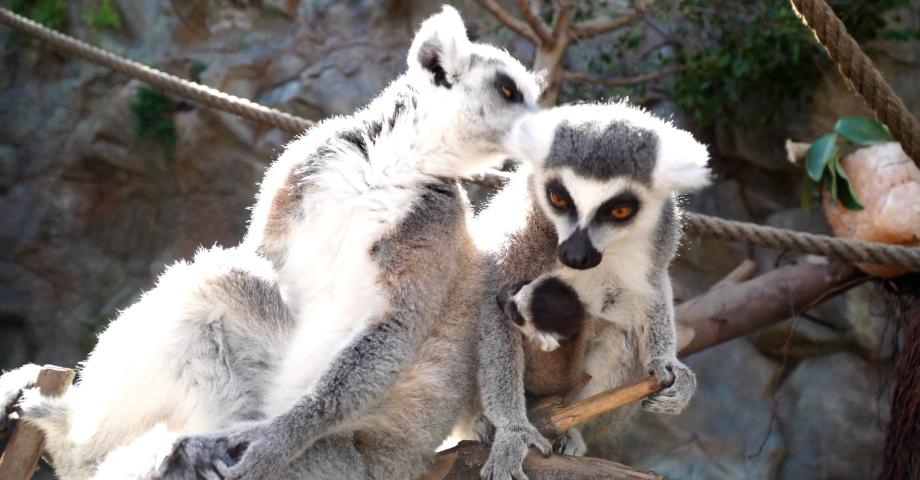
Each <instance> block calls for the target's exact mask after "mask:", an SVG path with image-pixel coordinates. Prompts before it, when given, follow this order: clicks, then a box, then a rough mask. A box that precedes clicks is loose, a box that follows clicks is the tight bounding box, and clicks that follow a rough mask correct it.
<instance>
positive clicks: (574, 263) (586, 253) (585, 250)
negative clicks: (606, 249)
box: [558, 228, 602, 270]
mask: <svg viewBox="0 0 920 480" xmlns="http://www.w3.org/2000/svg"><path fill="white" fill-rule="evenodd" d="M558 253H559V261H560V262H562V263H563V265H565V266H567V267H570V268H575V269H578V270H587V269H589V268H594V267H596V266H598V265H600V263H601V257H602V255H601V252H598V251H597V249H596V248H594V245H593V244H592V243H591V238H589V237H588V231H587V230H585V229H583V228H579V229H577V230H575V233H573V234H572V235H571V236H569V238H567V239H566V240H565V241H564V242H562V243H561V244H560V245H559V250H558Z"/></svg>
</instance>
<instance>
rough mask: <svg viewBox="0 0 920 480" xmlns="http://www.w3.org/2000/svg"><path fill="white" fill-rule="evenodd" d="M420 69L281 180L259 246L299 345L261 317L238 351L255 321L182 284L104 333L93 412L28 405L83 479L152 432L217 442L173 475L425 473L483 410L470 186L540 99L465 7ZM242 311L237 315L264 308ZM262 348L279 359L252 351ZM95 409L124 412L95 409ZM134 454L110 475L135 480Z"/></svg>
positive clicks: (169, 463) (299, 143)
mask: <svg viewBox="0 0 920 480" xmlns="http://www.w3.org/2000/svg"><path fill="white" fill-rule="evenodd" d="M408 60H409V70H408V72H407V73H406V74H405V75H403V76H402V77H400V78H399V79H397V80H395V81H394V82H393V83H392V84H391V85H390V86H389V87H388V88H387V89H386V90H385V91H384V92H383V93H381V95H380V96H379V97H378V98H377V99H375V100H374V101H373V102H372V103H371V104H370V105H369V106H368V107H367V108H366V109H364V110H361V111H359V112H357V113H355V114H354V115H351V116H348V117H340V118H335V119H330V120H327V121H324V122H322V123H321V124H319V125H318V126H316V127H314V128H312V129H311V130H309V131H308V132H306V133H305V134H304V135H302V136H300V137H299V138H297V139H296V140H294V141H293V142H292V143H291V144H289V145H288V146H287V148H286V150H285V152H284V153H283V154H282V155H281V156H280V157H279V159H278V160H277V161H276V162H274V164H273V165H272V166H271V167H270V168H269V170H268V172H267V173H266V177H265V180H264V182H263V184H262V186H261V189H260V193H259V198H258V202H257V205H256V207H255V209H254V211H253V217H252V221H251V223H250V227H249V231H248V234H247V238H246V239H245V240H244V242H243V244H242V245H241V246H240V247H239V249H240V250H241V251H244V252H257V253H258V255H259V256H260V257H262V258H265V259H267V261H268V262H269V263H270V265H271V269H272V270H273V271H274V272H275V273H276V277H275V278H276V281H277V289H278V291H280V294H281V295H280V297H281V298H283V300H284V305H286V306H287V307H288V308H289V310H290V321H289V322H288V320H287V319H285V320H284V323H285V327H284V328H280V327H278V326H276V325H273V324H272V323H270V322H269V323H265V324H260V323H258V322H257V321H256V320H257V319H255V318H252V319H249V318H247V319H246V321H245V322H244V323H245V329H246V330H245V335H244V334H239V336H238V335H237V334H236V333H232V332H230V330H231V326H229V325H228V323H230V322H232V321H235V320H234V317H235V316H236V315H237V314H236V312H235V311H233V310H232V309H230V310H229V311H226V312H223V311H219V309H216V308H215V307H214V305H212V304H211V303H209V302H210V299H209V297H208V293H209V292H208V289H207V286H206V285H201V284H198V283H196V279H195V278H194V277H192V278H189V279H188V281H184V280H183V279H181V278H179V279H175V278H172V277H171V276H170V274H167V276H164V277H163V279H162V280H161V281H160V283H159V284H158V286H157V287H156V288H155V289H154V290H153V291H151V292H150V293H148V294H147V296H145V297H144V300H142V301H141V302H140V303H138V304H136V305H135V306H134V307H132V308H131V309H129V311H126V312H125V314H123V315H122V316H121V317H119V318H118V319H116V320H115V321H114V322H113V323H112V325H111V326H110V327H109V329H108V330H107V331H106V332H105V333H104V334H103V335H102V337H101V338H100V342H99V344H98V345H97V347H96V349H95V351H94V352H93V354H92V356H91V357H90V360H89V361H88V362H87V364H86V366H85V367H84V369H83V371H82V376H81V377H82V378H81V381H80V383H79V384H78V385H77V386H76V387H75V389H74V390H75V392H79V398H81V399H82V400H81V401H80V402H79V404H73V403H69V402H67V401H66V398H65V399H64V400H55V399H47V398H41V397H40V396H36V394H34V392H30V394H29V395H27V398H26V405H25V409H24V412H23V413H24V415H23V419H24V420H25V421H32V422H34V423H36V424H37V425H39V426H41V427H42V428H43V429H44V430H45V432H46V434H48V435H49V436H51V437H52V441H51V442H49V446H50V447H51V448H50V450H51V456H52V457H53V458H54V461H55V465H56V466H59V468H63V471H64V472H67V473H66V474H65V475H64V476H65V478H85V477H87V476H90V475H92V473H93V470H94V469H96V465H97V464H98V463H99V462H102V460H103V458H105V456H106V455H107V454H109V452H110V451H111V450H112V448H114V447H115V446H118V445H124V444H127V443H129V442H131V441H132V440H133V441H134V444H142V446H147V445H146V443H145V442H146V441H147V440H148V439H149V438H148V437H146V436H144V437H140V435H142V434H143V432H144V431H147V430H148V429H150V428H152V427H153V426H154V425H156V424H158V423H162V424H165V425H166V429H167V430H172V431H178V432H181V433H196V432H201V433H202V434H201V435H189V436H186V437H183V438H181V439H180V440H178V441H177V442H175V448H174V450H172V451H171V452H166V454H165V456H158V457H157V458H155V459H154V460H158V461H160V463H159V464H158V467H156V468H155V469H153V476H155V477H158V478H197V477H198V476H199V475H201V476H205V477H207V476H213V477H216V476H220V477H222V478H232V479H237V478H253V479H255V478H259V479H261V478H273V477H277V476H284V477H296V478H386V479H390V478H410V477H414V476H417V475H418V474H420V473H421V472H422V471H423V470H424V468H425V467H426V463H427V462H426V460H427V459H428V458H430V456H431V455H432V454H433V452H434V449H435V448H436V447H437V445H438V444H439V443H440V442H441V440H442V439H443V438H444V437H445V436H446V435H447V433H448V432H449V430H450V428H451V427H452V425H453V423H454V422H455V420H456V418H457V416H458V415H459V413H460V412H461V411H462V410H463V408H462V407H463V406H464V404H465V402H466V401H467V400H468V398H470V396H472V395H475V389H474V383H475V340H476V338H475V335H476V331H475V318H476V311H477V305H478V300H479V293H480V292H479V289H478V283H477V281H478V264H477V258H478V253H477V251H476V249H475V247H474V245H473V242H472V240H471V238H470V237H469V234H468V231H467V225H466V220H467V216H468V212H469V209H468V205H467V202H466V200H465V197H464V196H463V195H462V194H461V191H460V189H459V186H458V184H457V182H456V180H457V179H458V178H459V177H461V176H465V175H466V174H468V173H471V172H472V171H475V170H477V169H480V168H482V167H484V166H486V165H488V164H492V163H498V162H500V161H502V160H503V159H504V158H505V157H506V156H508V155H509V151H508V149H507V148H506V147H505V146H504V144H505V142H506V140H507V137H508V135H509V133H510V132H511V131H512V127H513V124H514V123H515V122H516V121H518V120H520V119H521V118H522V117H523V116H526V115H529V114H533V113H534V112H535V111H536V110H537V106H536V97H537V95H538V86H537V79H536V77H535V76H534V75H533V74H531V73H529V72H528V71H527V70H526V69H525V68H524V67H523V66H522V65H521V64H520V63H519V62H517V61H516V60H514V59H513V58H512V57H511V56H510V55H508V54H507V53H506V52H503V51H500V50H498V49H496V48H493V47H491V46H487V45H483V44H477V43H472V42H470V41H469V40H468V38H467V36H466V31H465V28H464V26H463V22H462V20H461V18H460V16H459V14H458V13H457V12H456V11H455V10H454V9H452V8H450V7H445V8H444V10H443V11H442V12H441V13H440V14H438V15H435V16H434V17H432V18H430V19H428V20H427V21H425V22H424V23H423V25H422V27H421V29H420V31H419V32H418V34H417V35H416V37H415V39H414V41H413V44H412V47H411V48H410V51H409V58H408ZM198 263H199V262H198V260H197V259H196V262H195V263H194V264H193V265H191V266H190V268H196V266H197V264H198ZM177 287H178V288H181V289H182V290H183V294H184V295H185V296H186V297H189V298H190V300H189V302H191V304H190V305H187V304H185V303H181V302H177V300H176V299H175V298H173V296H172V295H173V294H176V295H178V293H177V292H174V291H173V290H174V289H176V288H177ZM236 295H237V296H236V297H235V298H229V299H226V300H227V301H231V300H233V301H239V302H241V303H243V304H246V303H247V302H248V301H255V302H259V301H261V300H260V299H253V298H251V297H250V296H249V294H248V293H246V292H238V293H237V294H236ZM266 295H267V293H266ZM148 299H149V300H148ZM177 303H179V304H180V305H178V306H177V305H176V304H177ZM129 312H130V313H129ZM129 317H130V318H129ZM160 317H167V318H160ZM138 324H142V325H140V326H138ZM164 324H165V325H168V326H169V328H165V327H163V325H164ZM241 328H242V327H241ZM135 329H136V330H135ZM246 335H249V336H251V337H252V340H251V341H252V342H254V343H256V344H259V345H258V346H259V347H260V348H255V347H253V348H250V347H249V346H248V345H247V343H245V341H243V342H242V343H240V342H237V340H240V339H241V338H242V339H243V340H245V336H246ZM275 337H282V338H281V339H280V341H275V340H278V339H276V338H275ZM268 340H271V341H268ZM263 343H264V345H262V344H263ZM263 346H264V347H265V348H261V347H263ZM137 353H139V354H140V355H137V356H136V354H137ZM240 362H244V363H245V362H249V363H247V365H251V366H252V367H253V368H254V369H255V370H258V371H259V375H255V374H252V375H249V374H247V372H246V371H242V372H240V371H237V364H238V363H240ZM112 365H115V366H112ZM113 369H114V370H113ZM109 374H112V375H109ZM247 375H248V376H247ZM101 376H107V377H108V378H106V379H105V382H103V381H102V379H101V378H99V379H98V381H97V380H93V381H90V380H89V379H91V378H92V379H96V378H97V377H101ZM249 377H252V378H249ZM266 378H267V379H268V381H267V382H266V380H265V379H266ZM106 382H108V383H106ZM266 383H267V384H266ZM134 387H137V388H138V389H137V396H135V397H133V398H132V393H134V392H133V389H134ZM93 389H95V390H93ZM224 389H227V390H226V391H225V390H224ZM228 397H229V398H228ZM95 398H102V399H103V400H104V402H105V404H104V405H99V406H97V407H94V408H90V407H87V406H86V405H85V404H86V403H87V402H91V401H92V400H93V399H95ZM224 402H229V404H228V406H224ZM240 404H242V405H248V406H249V407H250V408H249V409H248V410H247V409H245V408H242V407H240V409H237V408H236V407H237V406H240ZM260 406H261V407H262V408H259V407H260ZM87 408H88V409H89V410H93V411H95V412H96V413H97V414H96V415H95V416H92V415H91V416H90V418H86V417H85V416H84V413H83V410H84V409H87ZM247 419H249V420H254V421H253V422H251V423H248V424H245V425H233V424H234V423H235V422H238V421H240V420H247ZM77 427H80V428H77ZM220 429H225V430H224V431H223V432H221V433H211V434H205V433H204V432H208V431H213V430H220ZM66 442H70V443H69V444H68V443H66ZM151 443H155V442H151ZM58 445H60V446H61V448H60V449H58V448H56V446H58ZM132 446H133V445H132ZM71 447H72V448H71ZM128 450H131V449H130V448H128ZM141 451H142V452H143V451H145V450H141ZM128 453H130V452H128ZM128 453H126V451H125V449H119V450H116V451H115V452H114V453H112V455H111V458H112V460H111V461H106V462H104V463H103V464H102V466H101V467H99V469H98V470H99V473H105V474H106V475H112V476H115V475H117V473H115V472H119V468H120V467H126V465H123V464H124V463H129V460H126V459H128V458H136V457H132V456H131V455H129V454H128ZM151 455H152V454H151ZM157 455H160V453H157ZM65 465H67V466H66V467H65ZM151 468H152V467H151ZM215 470H216V471H215ZM148 473H150V472H142V473H141V474H137V476H138V477H143V476H144V475H147V474H148ZM121 474H122V475H124V476H127V474H125V473H121ZM133 474H134V473H132V475H133Z"/></svg>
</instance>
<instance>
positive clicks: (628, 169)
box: [512, 103, 710, 269]
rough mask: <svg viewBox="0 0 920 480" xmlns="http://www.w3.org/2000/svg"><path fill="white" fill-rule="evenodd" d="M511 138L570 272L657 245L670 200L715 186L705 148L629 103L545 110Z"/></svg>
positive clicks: (530, 117)
mask: <svg viewBox="0 0 920 480" xmlns="http://www.w3.org/2000/svg"><path fill="white" fill-rule="evenodd" d="M512 137H513V141H512V145H513V147H512V148H513V150H515V154H516V157H517V158H519V159H521V160H526V161H529V162H530V163H531V164H532V165H533V171H534V175H533V182H534V183H533V187H534V189H535V192H534V194H535V195H536V197H537V202H538V203H539V204H540V206H541V207H542V208H543V210H544V211H545V212H546V214H547V215H548V216H549V218H550V219H551V220H552V221H553V223H554V224H555V226H556V232H557V233H558V236H559V249H558V255H559V260H560V261H561V262H562V263H563V264H565V265H566V266H568V267H571V268H576V269H589V268H593V267H595V266H597V265H598V264H600V262H601V260H602V258H603V255H604V254H605V253H606V252H610V254H612V255H616V254H617V251H618V250H623V251H625V250H626V249H627V247H629V243H628V242H634V241H644V242H648V241H651V240H652V239H653V238H654V235H653V233H654V229H655V227H656V225H657V223H658V219H659V216H660V215H661V212H662V206H663V205H664V202H665V201H666V200H667V199H669V198H670V197H671V196H672V195H673V194H674V193H675V192H687V191H693V190H698V189H700V188H702V187H704V186H706V185H707V184H708V183H709V175H710V173H709V169H708V168H707V167H706V164H707V162H708V159H709V154H708V153H707V151H706V147H705V146H704V145H702V144H700V143H698V142H697V141H696V140H694V138H693V136H692V135H690V133H689V132H686V131H684V130H680V129H678V128H676V127H674V126H673V125H671V124H670V123H668V122H665V121H662V120H660V119H658V118H656V117H654V116H652V115H651V114H649V113H647V112H645V111H643V110H641V109H639V108H636V107H632V106H629V105H628V104H626V103H616V104H581V105H569V106H563V107H557V108H553V109H549V110H545V111H543V112H540V113H539V114H536V115H533V116H529V117H528V118H525V119H523V120H522V121H521V122H520V123H519V124H518V125H517V126H516V128H515V130H514V133H513V135H512ZM618 246H619V247H623V248H622V249H621V248H618Z"/></svg>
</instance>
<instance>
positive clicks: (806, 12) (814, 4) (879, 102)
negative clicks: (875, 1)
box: [791, 0, 920, 165]
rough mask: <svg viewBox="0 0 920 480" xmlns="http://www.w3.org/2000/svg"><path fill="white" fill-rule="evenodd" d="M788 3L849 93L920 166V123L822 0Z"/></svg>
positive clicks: (800, 0) (802, 0) (793, 0)
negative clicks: (862, 101) (855, 94)
mask: <svg viewBox="0 0 920 480" xmlns="http://www.w3.org/2000/svg"><path fill="white" fill-rule="evenodd" d="M791 1H792V6H793V7H794V8H795V10H796V12H798V14H799V16H801V17H802V19H803V20H805V23H806V24H807V25H808V27H809V28H811V30H812V31H813V32H814V34H815V37H817V38H818V41H819V42H820V43H821V45H823V46H824V48H825V49H826V50H827V54H828V55H829V56H830V57H831V60H833V61H834V62H835V63H836V64H837V67H838V68H839V69H840V73H842V74H843V76H844V78H846V80H847V81H848V82H849V83H850V85H851V86H852V87H853V90H855V91H856V92H858V93H859V95H860V96H862V97H863V99H865V100H866V103H868V104H869V107H871V108H872V110H874V111H875V114H876V116H878V119H879V120H880V121H881V122H882V123H884V124H885V125H888V128H889V129H890V130H891V134H892V135H894V138H896V139H897V140H898V141H899V142H901V146H902V147H903V148H904V151H905V152H906V153H907V155H908V156H910V158H912V159H913V160H914V162H915V163H917V165H920V122H918V121H917V119H916V118H915V117H914V116H913V115H911V113H910V111H909V110H907V107H906V106H905V105H904V102H902V101H901V99H900V98H899V97H898V95H897V94H896V93H895V92H894V90H892V89H891V87H890V86H889V85H888V82H886V81H885V78H884V77H882V74H881V73H879V71H878V69H877V68H875V64H873V63H872V60H870V59H869V57H867V56H866V54H865V53H863V51H862V49H861V48H860V47H859V44H858V43H856V40H854V39H853V37H852V36H850V34H849V33H848V32H847V29H846V27H845V26H844V25H843V22H842V21H840V19H839V18H837V15H836V14H834V10H833V9H831V7H830V6H828V4H827V2H825V1H824V0H791Z"/></svg>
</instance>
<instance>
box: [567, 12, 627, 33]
mask: <svg viewBox="0 0 920 480" xmlns="http://www.w3.org/2000/svg"><path fill="white" fill-rule="evenodd" d="M639 15H640V14H639V13H638V12H632V13H625V14H623V15H620V16H619V17H607V18H592V19H591V20H584V21H581V22H578V23H576V24H575V25H572V28H571V32H572V36H574V37H575V38H577V39H579V40H584V39H586V38H591V37H594V36H597V35H600V34H602V33H607V32H612V31H614V30H619V29H621V28H623V27H625V26H626V25H629V24H631V23H633V22H635V21H636V20H637V19H638V18H639Z"/></svg>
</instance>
